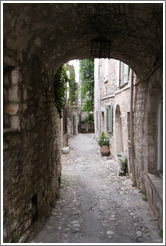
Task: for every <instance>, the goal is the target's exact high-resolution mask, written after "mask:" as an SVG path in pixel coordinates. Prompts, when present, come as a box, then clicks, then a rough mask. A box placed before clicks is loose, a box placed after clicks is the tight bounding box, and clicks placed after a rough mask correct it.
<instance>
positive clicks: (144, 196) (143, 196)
mask: <svg viewBox="0 0 166 246" xmlns="http://www.w3.org/2000/svg"><path fill="white" fill-rule="evenodd" d="M139 193H141V194H142V200H144V201H147V194H146V191H144V190H140V191H139Z"/></svg>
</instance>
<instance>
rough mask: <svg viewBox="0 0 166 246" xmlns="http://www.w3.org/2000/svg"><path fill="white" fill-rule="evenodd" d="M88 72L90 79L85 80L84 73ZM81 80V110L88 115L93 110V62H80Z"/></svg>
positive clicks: (88, 60)
mask: <svg viewBox="0 0 166 246" xmlns="http://www.w3.org/2000/svg"><path fill="white" fill-rule="evenodd" d="M86 70H89V72H90V77H89V78H86V76H85V72H86ZM80 80H81V109H82V111H84V112H87V113H89V112H90V111H93V108H94V60H92V59H85V60H80Z"/></svg>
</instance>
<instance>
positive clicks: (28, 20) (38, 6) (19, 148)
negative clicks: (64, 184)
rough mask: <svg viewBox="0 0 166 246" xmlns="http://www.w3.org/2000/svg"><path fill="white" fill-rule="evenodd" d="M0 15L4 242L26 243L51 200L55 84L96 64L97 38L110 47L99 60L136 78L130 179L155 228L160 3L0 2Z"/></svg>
mask: <svg viewBox="0 0 166 246" xmlns="http://www.w3.org/2000/svg"><path fill="white" fill-rule="evenodd" d="M2 11H3V64H4V112H3V113H4V137H3V141H4V145H3V148H4V149H3V209H4V216H3V229H4V238H3V241H4V242H6V243H11V242H12V243H15V242H16V243H18V242H26V240H27V238H28V237H29V236H30V234H31V233H33V232H36V231H37V230H38V228H39V227H41V226H42V222H43V221H44V220H45V219H46V217H47V216H48V214H49V212H50V210H51V206H52V205H53V204H54V202H55V200H56V196H57V195H58V190H59V181H60V171H61V144H60V143H61V132H60V125H61V124H60V118H59V115H58V112H57V109H56V107H55V103H54V87H53V79H54V76H55V74H56V72H57V70H58V68H59V67H60V66H61V65H62V64H64V63H66V62H68V61H69V60H73V59H86V58H89V57H90V56H91V58H99V57H100V56H99V53H98V51H97V50H96V51H94V52H93V55H92V52H91V47H92V41H94V40H96V38H98V37H100V35H101V34H103V35H104V36H106V37H105V38H106V39H107V40H109V41H110V43H111V50H110V53H109V54H108V55H107V56H106V57H105V56H103V57H102V58H112V59H117V60H121V61H123V62H125V63H126V64H128V65H129V66H130V67H131V68H132V69H133V71H134V72H135V73H136V75H137V82H136V85H135V88H136V89H135V113H134V119H133V120H134V122H133V123H134V156H133V161H134V163H135V176H136V180H137V185H138V186H139V187H140V188H141V189H143V188H144V189H145V188H146V190H147V193H148V199H149V202H151V205H152V207H153V209H154V211H155V212H156V216H157V215H158V216H159V221H160V222H161V220H162V208H161V203H162V194H161V193H162V188H161V187H162V177H160V176H159V174H158V173H160V172H158V173H157V174H155V171H156V170H157V169H158V167H160V168H161V166H162V165H161V163H162V162H160V161H161V160H162V158H161V157H162V153H161V151H160V150H161V148H158V150H157V149H156V146H159V143H160V146H161V145H162V141H161V136H162V124H161V122H162V114H161V112H162V110H161V109H162V86H163V77H162V76H163V74H162V68H163V3H162V2H157V3H156V2H154V3H150V4H149V3H141V2H140V3H130V2H128V3H102V4H100V3H93V2H91V3H88V4H87V3H76V2H75V3H70V4H69V3H53V2H52V3H51V2H48V3H29V2H28V3H24V2H20V3H14V2H3V3H2ZM164 65H165V64H164ZM159 105H160V106H159ZM121 112H122V111H121ZM117 114H118V109H117ZM119 114H120V113H119ZM159 115H160V117H159ZM154 119H155V120H154ZM158 121H159V122H160V124H157V122H158ZM159 126H160V128H159ZM159 136H160V137H159ZM140 142H141V143H140ZM154 150H155V151H154ZM158 156H160V158H158ZM159 159H160V161H159ZM156 160H157V162H156ZM158 163H160V164H158ZM157 164H158V166H157ZM160 184H161V186H160ZM148 187H150V188H148ZM160 224H162V222H161V223H160Z"/></svg>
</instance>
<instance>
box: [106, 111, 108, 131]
mask: <svg viewBox="0 0 166 246" xmlns="http://www.w3.org/2000/svg"><path fill="white" fill-rule="evenodd" d="M106 129H107V131H108V106H106Z"/></svg>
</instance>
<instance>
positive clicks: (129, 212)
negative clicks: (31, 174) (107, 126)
mask: <svg viewBox="0 0 166 246" xmlns="http://www.w3.org/2000/svg"><path fill="white" fill-rule="evenodd" d="M69 145H70V153H69V154H63V155H62V183H61V191H60V194H61V197H60V199H59V200H58V201H57V202H56V205H55V207H54V208H53V210H52V213H51V215H50V217H49V219H48V220H47V221H46V224H45V225H44V227H43V228H42V230H41V231H40V232H39V233H38V234H37V235H36V237H35V238H33V239H32V240H31V241H30V242H31V243H131V244H133V243H141V244H142V243H160V242H162V238H161V237H160V236H159V229H158V226H157V222H156V220H155V218H154V215H153V213H152V212H151V210H150V209H149V206H148V203H147V202H146V201H144V200H143V199H142V195H141V193H140V192H139V190H138V188H136V187H132V184H131V180H130V179H129V178H128V177H122V176H119V164H118V163H117V162H115V161H113V160H112V159H111V157H101V154H100V148H99V146H98V145H97V143H96V140H95V139H94V138H93V135H92V134H78V135H77V136H74V137H73V138H71V139H70V140H69Z"/></svg>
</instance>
